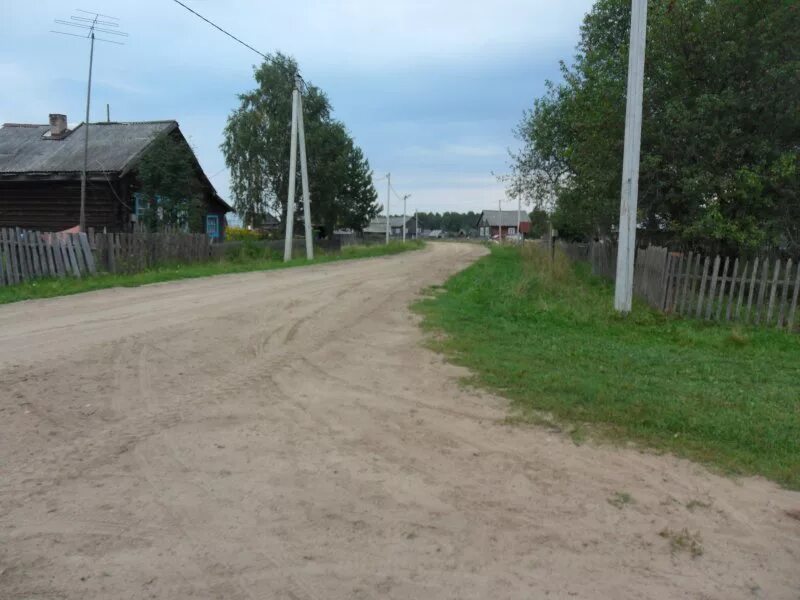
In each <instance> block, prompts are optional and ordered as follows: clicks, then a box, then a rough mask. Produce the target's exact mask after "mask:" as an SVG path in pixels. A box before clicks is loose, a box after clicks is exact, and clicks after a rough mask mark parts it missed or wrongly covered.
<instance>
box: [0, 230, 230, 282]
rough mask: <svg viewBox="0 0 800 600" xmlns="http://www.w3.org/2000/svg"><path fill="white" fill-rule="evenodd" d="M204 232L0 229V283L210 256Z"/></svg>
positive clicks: (121, 270) (128, 270)
mask: <svg viewBox="0 0 800 600" xmlns="http://www.w3.org/2000/svg"><path fill="white" fill-rule="evenodd" d="M212 245H213V242H212V240H211V238H209V237H208V236H206V235H205V234H202V233H176V232H168V233H146V232H137V233H96V232H94V231H92V230H90V231H89V233H88V234H86V233H43V232H40V231H30V230H24V229H19V228H14V229H11V228H4V229H0V286H6V285H16V284H19V283H24V282H27V281H33V280H36V279H44V278H54V277H58V278H64V277H78V278H80V277H86V276H90V275H95V274H96V273H97V272H108V273H134V272H137V271H142V270H144V269H148V268H151V267H154V266H156V265H161V264H170V263H173V264H174V263H181V264H185V263H193V262H203V261H207V260H210V259H212V258H213V256H214V253H213V252H212Z"/></svg>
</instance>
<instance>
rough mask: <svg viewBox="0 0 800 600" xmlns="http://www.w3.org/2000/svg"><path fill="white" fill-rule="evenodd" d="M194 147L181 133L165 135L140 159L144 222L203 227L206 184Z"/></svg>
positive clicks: (155, 225) (150, 226) (138, 172)
mask: <svg viewBox="0 0 800 600" xmlns="http://www.w3.org/2000/svg"><path fill="white" fill-rule="evenodd" d="M198 169H199V167H198V165H197V161H196V160H195V158H194V154H193V153H192V149H191V148H190V147H189V145H188V144H187V142H186V140H184V139H183V138H182V137H180V136H176V135H161V136H159V137H157V139H155V140H154V141H153V143H152V144H150V146H149V147H148V149H147V152H145V154H144V155H143V156H142V158H141V159H140V160H139V163H138V165H137V169H136V175H137V179H138V182H139V186H138V188H139V190H138V192H137V193H138V194H140V198H139V202H140V203H141V204H143V210H141V211H140V217H141V221H140V222H141V225H143V226H145V227H146V228H147V229H150V230H157V229H162V228H165V227H166V228H176V229H188V230H190V231H200V230H201V228H202V219H203V215H204V213H205V209H204V205H203V202H202V184H201V182H200V177H199V174H198Z"/></svg>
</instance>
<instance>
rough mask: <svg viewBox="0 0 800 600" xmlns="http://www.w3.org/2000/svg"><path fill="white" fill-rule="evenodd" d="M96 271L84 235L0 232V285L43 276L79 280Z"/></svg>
mask: <svg viewBox="0 0 800 600" xmlns="http://www.w3.org/2000/svg"><path fill="white" fill-rule="evenodd" d="M96 270H97V267H96V262H95V259H94V254H93V253H92V249H91V246H90V244H89V240H88V237H87V235H86V234H85V233H42V232H39V231H28V230H24V229H18V228H14V229H11V228H4V229H0V285H14V284H17V283H23V282H25V281H32V280H34V279H41V278H45V277H81V276H82V275H86V274H94V273H95V272H96Z"/></svg>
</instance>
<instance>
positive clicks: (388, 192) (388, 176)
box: [386, 173, 392, 244]
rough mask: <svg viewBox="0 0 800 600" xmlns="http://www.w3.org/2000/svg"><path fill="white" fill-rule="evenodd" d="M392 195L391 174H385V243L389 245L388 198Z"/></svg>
mask: <svg viewBox="0 0 800 600" xmlns="http://www.w3.org/2000/svg"><path fill="white" fill-rule="evenodd" d="M391 195H392V174H391V173H387V174H386V243H387V244H388V243H389V233H390V232H391V225H389V198H390V196H391Z"/></svg>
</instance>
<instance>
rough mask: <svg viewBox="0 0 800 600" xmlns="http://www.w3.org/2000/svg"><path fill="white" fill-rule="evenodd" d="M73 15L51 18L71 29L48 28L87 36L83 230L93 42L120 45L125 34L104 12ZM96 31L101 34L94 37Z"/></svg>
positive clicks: (75, 35)
mask: <svg viewBox="0 0 800 600" xmlns="http://www.w3.org/2000/svg"><path fill="white" fill-rule="evenodd" d="M75 12H76V13H79V14H75V15H70V18H69V19H70V20H69V21H67V20H64V19H55V20H54V22H55V23H56V24H57V25H59V26H62V27H73V28H74V29H73V30H72V31H57V30H55V29H51V30H50V31H51V33H58V34H60V35H70V36H73V37H78V38H85V39H88V40H89V82H88V85H87V87H86V120H85V121H84V124H83V171H82V172H81V209H80V220H79V227H80V230H81V231H86V177H87V171H88V167H89V105H90V102H91V98H92V66H93V64H94V42H95V40H97V41H98V42H107V43H109V44H117V45H118V46H122V45H124V42H123V41H120V39H119V38H127V37H128V34H127V33H125V32H124V31H121V30H120V28H119V27H120V24H119V19H118V18H116V17H112V16H111V15H104V14H102V13H99V12H94V11H89V10H82V9H80V8H78V9H76V10H75ZM96 33H99V34H100V35H101V36H105V37H98V36H97V35H96ZM108 36H117V39H108Z"/></svg>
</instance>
